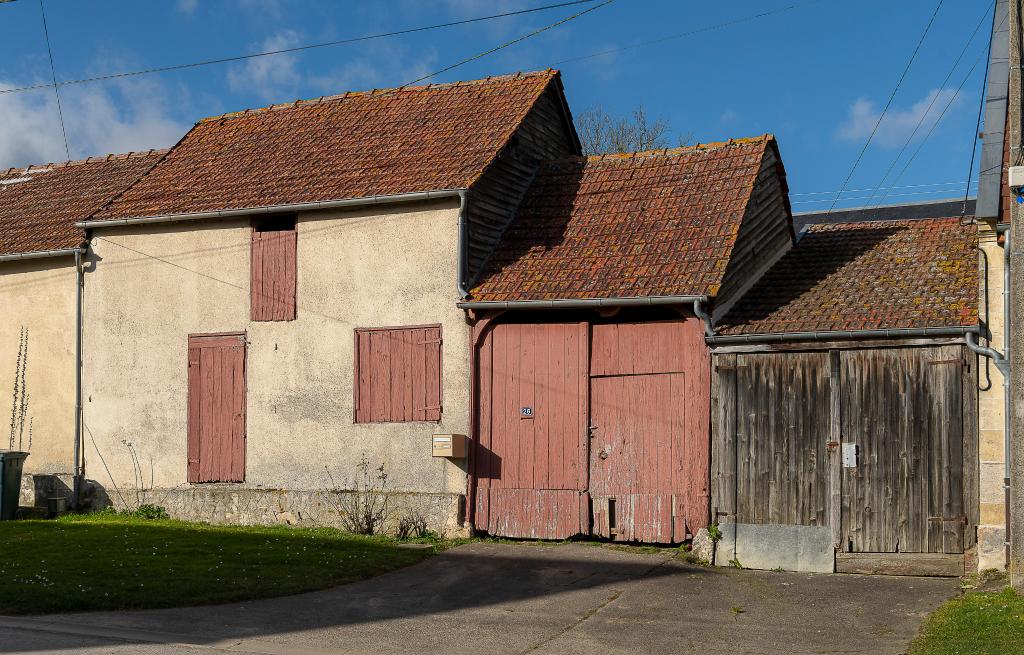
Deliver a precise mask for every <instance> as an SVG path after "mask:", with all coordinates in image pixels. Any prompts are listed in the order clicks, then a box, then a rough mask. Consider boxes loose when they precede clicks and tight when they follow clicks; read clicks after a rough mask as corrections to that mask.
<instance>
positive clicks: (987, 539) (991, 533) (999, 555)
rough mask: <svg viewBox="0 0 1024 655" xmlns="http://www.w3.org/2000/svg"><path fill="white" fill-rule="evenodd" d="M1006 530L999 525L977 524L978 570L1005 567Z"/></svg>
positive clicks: (1001, 568)
mask: <svg viewBox="0 0 1024 655" xmlns="http://www.w3.org/2000/svg"><path fill="white" fill-rule="evenodd" d="M1005 541H1006V530H1005V529H1004V528H1003V526H1001V525H979V526H978V570H979V571H986V570H988V569H999V570H1004V569H1005V568H1006V544H1005Z"/></svg>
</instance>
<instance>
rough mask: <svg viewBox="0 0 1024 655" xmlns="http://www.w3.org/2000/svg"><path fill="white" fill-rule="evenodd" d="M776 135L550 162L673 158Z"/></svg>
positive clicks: (760, 140)
mask: <svg viewBox="0 0 1024 655" xmlns="http://www.w3.org/2000/svg"><path fill="white" fill-rule="evenodd" d="M774 140H775V135H774V134H771V133H765V134H761V135H760V136H751V137H740V138H737V139H729V140H727V141H711V142H709V143H695V144H693V145H691V146H679V147H676V148H656V149H654V150H641V151H638V152H623V153H609V154H603V155H587V156H585V157H569V158H566V159H563V160H550V161H567V160H568V161H572V160H576V161H585V162H586V163H588V164H590V163H599V162H603V161H623V160H627V159H639V158H641V157H673V156H676V155H682V154H686V153H689V152H696V151H699V150H717V149H719V148H726V147H728V146H737V145H746V144H750V143H768V142H769V141H774Z"/></svg>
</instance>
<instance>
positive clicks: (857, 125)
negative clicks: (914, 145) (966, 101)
mask: <svg viewBox="0 0 1024 655" xmlns="http://www.w3.org/2000/svg"><path fill="white" fill-rule="evenodd" d="M955 93H956V92H955V91H954V90H952V89H932V90H931V91H929V92H928V93H927V94H926V95H925V96H924V97H923V98H921V99H920V100H918V101H917V102H915V103H914V104H913V105H911V106H910V107H908V108H906V109H898V108H895V107H890V108H889V111H887V112H886V113H885V117H884V118H883V119H882V122H881V124H880V125H879V126H878V132H877V133H876V134H875V138H874V141H875V142H877V143H878V144H879V145H881V146H883V147H887V148H895V147H897V146H901V145H903V142H904V141H906V139H907V137H909V136H910V135H911V133H912V132H913V131H914V128H915V127H917V124H918V122H921V128H920V130H918V133H917V136H922V135H923V134H927V132H928V130H929V129H931V126H932V125H933V124H934V123H935V121H937V120H938V118H939V115H940V114H941V113H942V110H943V109H944V108H945V107H946V104H947V103H949V102H950V99H951V98H953V96H954V94H955ZM960 102H961V99H960V98H957V99H956V100H954V101H953V105H954V106H956V105H959V104H960ZM880 113H881V110H880V109H879V108H878V107H877V106H876V105H875V103H874V102H872V101H871V100H868V99H867V98H858V99H857V100H856V101H855V102H854V103H853V104H852V105H850V112H849V115H848V116H847V118H846V120H845V121H844V122H843V123H842V124H841V125H840V126H839V129H838V131H837V135H838V136H839V138H840V139H843V140H845V141H862V140H864V139H866V138H867V137H868V135H870V134H871V131H872V130H873V129H874V128H875V123H877V122H878V116H879V114H880ZM922 119H924V120H923V122H922Z"/></svg>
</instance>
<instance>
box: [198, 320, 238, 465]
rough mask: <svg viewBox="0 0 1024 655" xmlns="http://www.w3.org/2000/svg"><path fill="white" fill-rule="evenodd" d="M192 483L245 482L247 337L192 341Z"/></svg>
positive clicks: (203, 337)
mask: <svg viewBox="0 0 1024 655" xmlns="http://www.w3.org/2000/svg"><path fill="white" fill-rule="evenodd" d="M187 450H188V481H189V482H242V481H244V480H245V335H244V334H211V335H191V336H189V338H188V448H187Z"/></svg>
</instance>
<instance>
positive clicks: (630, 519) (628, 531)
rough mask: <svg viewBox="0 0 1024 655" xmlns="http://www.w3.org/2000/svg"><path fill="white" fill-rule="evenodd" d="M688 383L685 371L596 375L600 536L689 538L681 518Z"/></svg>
mask: <svg viewBox="0 0 1024 655" xmlns="http://www.w3.org/2000/svg"><path fill="white" fill-rule="evenodd" d="M685 383H686V375H685V374H683V373H660V374H649V375H616V376H611V377H595V378H593V379H592V380H591V382H590V393H591V423H592V425H593V427H592V433H591V451H590V495H591V498H592V499H593V512H594V525H593V531H594V534H596V535H598V536H602V537H607V538H611V539H615V540H617V541H643V542H648V543H671V542H673V541H681V540H683V539H685V532H686V526H685V523H684V521H679V522H678V525H677V522H676V520H675V519H676V503H677V502H681V501H682V500H683V498H682V494H679V496H680V497H679V498H678V501H677V494H676V491H677V482H678V477H679V475H680V474H681V473H682V471H681V470H680V463H683V464H684V465H685V462H681V460H685V458H686V450H687V444H686V441H687V440H686V437H687V434H686V394H685ZM683 516H685V515H683Z"/></svg>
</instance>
